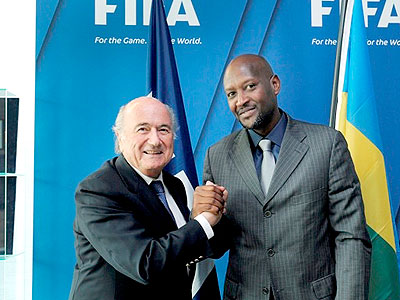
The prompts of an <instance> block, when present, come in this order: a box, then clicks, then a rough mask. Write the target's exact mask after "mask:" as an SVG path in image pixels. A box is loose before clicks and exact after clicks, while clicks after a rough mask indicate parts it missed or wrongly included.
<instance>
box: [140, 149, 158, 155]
mask: <svg viewBox="0 0 400 300" xmlns="http://www.w3.org/2000/svg"><path fill="white" fill-rule="evenodd" d="M143 152H144V153H145V154H148V155H159V154H162V153H163V152H162V151H155V150H145V151H143Z"/></svg>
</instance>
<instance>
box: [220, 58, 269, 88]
mask: <svg viewBox="0 0 400 300" xmlns="http://www.w3.org/2000/svg"><path fill="white" fill-rule="evenodd" d="M235 68H247V69H248V70H249V71H250V72H251V73H252V74H253V75H255V76H258V77H259V76H263V77H265V78H268V79H269V78H270V77H271V76H272V75H273V74H274V72H273V71H272V68H271V65H270V64H269V63H268V61H267V60H266V59H265V58H264V57H262V56H260V55H256V54H243V55H240V56H238V57H236V58H234V59H233V60H232V61H231V62H230V63H229V65H228V66H227V68H226V70H225V74H224V83H225V79H226V77H227V76H229V75H230V72H231V70H232V69H235Z"/></svg>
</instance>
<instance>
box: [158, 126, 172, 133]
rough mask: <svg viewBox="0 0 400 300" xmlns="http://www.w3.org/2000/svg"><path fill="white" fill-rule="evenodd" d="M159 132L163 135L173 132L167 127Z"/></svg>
mask: <svg viewBox="0 0 400 300" xmlns="http://www.w3.org/2000/svg"><path fill="white" fill-rule="evenodd" d="M159 132H160V133H161V134H169V133H170V132H171V130H170V129H169V128H167V127H163V128H160V129H159Z"/></svg>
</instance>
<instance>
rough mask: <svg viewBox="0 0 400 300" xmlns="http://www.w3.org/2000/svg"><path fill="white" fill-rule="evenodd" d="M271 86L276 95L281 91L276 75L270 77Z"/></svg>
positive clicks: (279, 81)
mask: <svg viewBox="0 0 400 300" xmlns="http://www.w3.org/2000/svg"><path fill="white" fill-rule="evenodd" d="M271 83H272V87H273V89H274V94H275V96H277V95H278V94H279V92H280V91H281V80H280V79H279V76H278V75H276V74H275V75H273V76H272V78H271Z"/></svg>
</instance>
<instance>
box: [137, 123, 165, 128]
mask: <svg viewBox="0 0 400 300" xmlns="http://www.w3.org/2000/svg"><path fill="white" fill-rule="evenodd" d="M140 126H150V127H153V126H152V125H151V124H150V123H146V122H143V123H139V124H137V125H136V126H135V128H137V127H140ZM162 127H167V128H172V126H171V125H168V124H161V125H160V126H157V128H162Z"/></svg>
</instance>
